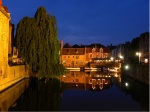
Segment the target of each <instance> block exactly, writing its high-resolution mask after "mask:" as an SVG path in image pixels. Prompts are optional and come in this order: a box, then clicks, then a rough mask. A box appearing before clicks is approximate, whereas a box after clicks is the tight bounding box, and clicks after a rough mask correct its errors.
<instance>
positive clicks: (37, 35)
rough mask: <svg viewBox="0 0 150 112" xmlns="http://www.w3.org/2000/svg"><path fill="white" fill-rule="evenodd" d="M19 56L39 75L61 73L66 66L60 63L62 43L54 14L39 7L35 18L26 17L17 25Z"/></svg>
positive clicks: (45, 75) (46, 75)
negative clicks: (59, 39) (58, 38)
mask: <svg viewBox="0 0 150 112" xmlns="http://www.w3.org/2000/svg"><path fill="white" fill-rule="evenodd" d="M16 40H17V48H18V51H19V56H20V57H21V58H23V59H24V60H25V62H26V63H27V64H28V65H29V68H30V71H31V72H32V73H38V76H39V77H50V76H54V75H61V74H64V72H65V67H64V66H63V65H61V64H60V56H59V50H60V44H59V41H58V40H57V23H56V18H55V16H53V15H50V14H47V13H46V10H45V8H44V7H39V8H38V9H37V11H36V13H35V16H34V18H30V17H24V18H23V19H21V20H20V22H19V23H18V25H17V31H16Z"/></svg>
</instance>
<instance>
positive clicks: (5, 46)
mask: <svg viewBox="0 0 150 112" xmlns="http://www.w3.org/2000/svg"><path fill="white" fill-rule="evenodd" d="M10 20H11V17H10V13H9V11H8V7H5V6H3V5H2V0H0V92H1V91H2V90H4V89H6V88H7V87H9V86H11V85H12V84H14V83H16V82H18V81H20V80H21V79H23V78H25V76H26V75H27V76H28V70H27V69H26V67H25V65H20V66H10V65H9V64H8V56H9V54H12V35H11V33H12V29H13V26H12V24H11V22H10Z"/></svg>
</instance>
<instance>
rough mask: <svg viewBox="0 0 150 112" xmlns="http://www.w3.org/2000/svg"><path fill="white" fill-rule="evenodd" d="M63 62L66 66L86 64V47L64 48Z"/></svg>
mask: <svg viewBox="0 0 150 112" xmlns="http://www.w3.org/2000/svg"><path fill="white" fill-rule="evenodd" d="M61 56H62V58H61V59H62V64H63V65H64V66H66V67H83V66H84V65H85V59H86V58H85V48H62V55H61Z"/></svg>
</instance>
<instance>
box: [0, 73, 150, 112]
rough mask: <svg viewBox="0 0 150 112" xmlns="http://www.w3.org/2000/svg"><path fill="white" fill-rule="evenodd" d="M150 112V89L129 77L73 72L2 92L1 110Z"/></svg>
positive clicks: (0, 95) (27, 82) (21, 84)
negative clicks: (58, 77)
mask: <svg viewBox="0 0 150 112" xmlns="http://www.w3.org/2000/svg"><path fill="white" fill-rule="evenodd" d="M6 110H9V111H149V86H147V85H144V84H142V83H140V82H138V81H136V80H134V79H132V78H130V77H128V76H126V75H125V74H120V73H107V72H98V71H86V72H80V71H71V72H70V73H68V74H66V75H63V76H61V77H60V80H58V79H49V80H46V81H45V80H41V81H38V83H37V85H33V84H31V83H30V81H29V80H28V79H24V80H22V81H20V82H18V83H17V84H15V85H13V86H12V87H10V88H8V89H7V90H5V91H3V92H1V93H0V111H6Z"/></svg>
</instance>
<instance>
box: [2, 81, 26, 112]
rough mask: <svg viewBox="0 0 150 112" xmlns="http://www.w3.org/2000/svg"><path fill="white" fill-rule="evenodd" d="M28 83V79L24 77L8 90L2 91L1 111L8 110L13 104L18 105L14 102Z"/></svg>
mask: <svg viewBox="0 0 150 112" xmlns="http://www.w3.org/2000/svg"><path fill="white" fill-rule="evenodd" d="M28 85H29V81H28V79H24V80H21V81H20V82H18V83H17V84H15V85H13V86H12V87H10V88H8V89H7V90H5V91H3V92H0V111H8V109H9V107H11V106H12V105H13V106H16V105H17V103H14V102H16V100H17V99H18V98H19V97H20V96H21V95H22V94H23V93H24V92H25V90H26V89H27V88H28Z"/></svg>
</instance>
